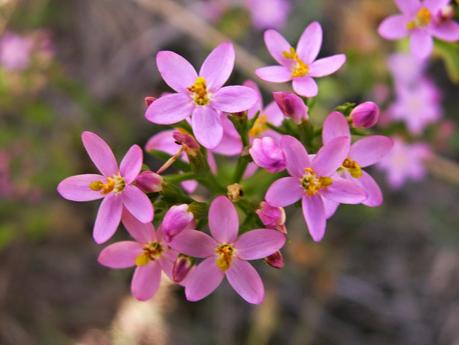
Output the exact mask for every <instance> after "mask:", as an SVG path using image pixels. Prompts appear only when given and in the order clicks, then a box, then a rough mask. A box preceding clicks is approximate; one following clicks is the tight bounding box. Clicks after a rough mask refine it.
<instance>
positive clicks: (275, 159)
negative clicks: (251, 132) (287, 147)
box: [249, 137, 286, 173]
mask: <svg viewBox="0 0 459 345" xmlns="http://www.w3.org/2000/svg"><path fill="white" fill-rule="evenodd" d="M249 153H250V155H251V156H252V159H253V161H254V162H255V164H256V165H258V166H259V167H260V168H263V169H266V170H268V171H269V172H271V173H276V172H279V171H282V170H284V169H285V167H286V163H285V156H284V152H283V151H282V149H281V147H280V145H279V143H278V140H276V139H274V138H271V137H263V138H255V139H254V140H253V143H252V147H251V148H250V149H249Z"/></svg>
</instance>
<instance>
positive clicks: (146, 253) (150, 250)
mask: <svg viewBox="0 0 459 345" xmlns="http://www.w3.org/2000/svg"><path fill="white" fill-rule="evenodd" d="M163 252H164V248H163V246H162V245H161V243H159V242H150V243H147V244H146V245H144V246H143V253H141V254H139V256H137V258H136V259H135V264H136V265H137V266H145V265H146V264H148V263H149V262H150V261H155V260H156V259H158V258H159V257H160V256H161V254H162V253H163Z"/></svg>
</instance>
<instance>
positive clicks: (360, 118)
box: [350, 102, 379, 128]
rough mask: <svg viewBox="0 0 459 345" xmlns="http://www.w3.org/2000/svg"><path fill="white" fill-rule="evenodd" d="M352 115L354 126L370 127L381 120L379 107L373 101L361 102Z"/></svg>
mask: <svg viewBox="0 0 459 345" xmlns="http://www.w3.org/2000/svg"><path fill="white" fill-rule="evenodd" d="M350 117H351V119H352V126H353V127H355V128H370V127H372V126H374V125H375V124H376V123H377V122H378V120H379V107H378V105H377V104H376V103H373V102H365V103H361V104H359V105H358V106H356V107H355V108H354V109H353V110H352V111H351V114H350Z"/></svg>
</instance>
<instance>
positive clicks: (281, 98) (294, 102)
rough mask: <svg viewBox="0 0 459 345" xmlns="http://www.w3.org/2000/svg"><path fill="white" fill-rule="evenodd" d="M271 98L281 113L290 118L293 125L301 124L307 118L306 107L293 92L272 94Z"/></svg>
mask: <svg viewBox="0 0 459 345" xmlns="http://www.w3.org/2000/svg"><path fill="white" fill-rule="evenodd" d="M273 97H274V100H275V101H276V103H277V105H278V107H279V108H280V110H281V111H282V113H283V114H284V115H285V116H287V117H290V118H291V119H292V120H293V121H294V122H295V123H301V121H303V120H307V119H308V118H309V116H308V107H307V106H306V104H304V102H303V100H302V99H301V98H300V97H299V96H297V95H295V94H294V93H293V92H284V91H278V92H273Z"/></svg>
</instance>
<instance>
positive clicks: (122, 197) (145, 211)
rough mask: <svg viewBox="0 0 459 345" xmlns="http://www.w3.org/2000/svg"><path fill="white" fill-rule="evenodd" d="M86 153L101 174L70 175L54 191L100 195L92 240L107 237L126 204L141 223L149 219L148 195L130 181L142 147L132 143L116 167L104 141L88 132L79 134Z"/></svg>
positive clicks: (79, 196) (87, 197)
mask: <svg viewBox="0 0 459 345" xmlns="http://www.w3.org/2000/svg"><path fill="white" fill-rule="evenodd" d="M81 139H82V141H83V145H84V147H85V149H86V151H87V152H88V155H89V157H90V158H91V160H92V161H93V163H94V164H95V166H96V167H97V168H98V169H99V171H100V172H101V173H102V175H98V174H84V175H76V176H71V177H68V178H66V179H65V180H63V181H62V182H61V183H59V186H58V187H57V191H58V192H59V194H60V195H61V196H62V197H64V198H65V199H68V200H72V201H91V200H97V199H102V198H103V200H102V203H101V204H100V207H99V211H98V213H97V218H96V223H95V224H94V232H93V236H94V240H95V241H96V242H97V243H103V242H105V241H107V240H109V239H110V238H111V237H112V236H113V234H114V233H115V231H116V229H117V228H118V225H119V223H120V220H121V213H122V211H123V208H126V209H127V210H128V211H129V212H130V213H131V214H132V215H133V216H134V217H136V218H137V219H138V220H139V221H141V222H142V223H148V222H151V221H152V219H153V206H152V204H151V202H150V200H149V199H148V197H147V196H146V195H145V194H144V193H143V192H142V191H141V190H140V189H139V188H138V187H136V186H135V185H134V184H133V183H134V181H135V179H136V177H137V176H138V175H139V173H140V170H141V169H142V161H143V154H142V149H141V148H140V147H139V146H137V145H133V146H132V147H131V148H130V149H129V151H128V152H127V153H126V155H125V156H124V158H123V160H122V161H121V164H120V167H118V163H117V162H116V159H115V156H114V155H113V152H112V150H111V149H110V147H109V146H108V145H107V143H106V142H105V141H104V140H103V139H102V138H100V137H99V136H97V135H96V134H94V133H91V132H83V134H82V135H81Z"/></svg>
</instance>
